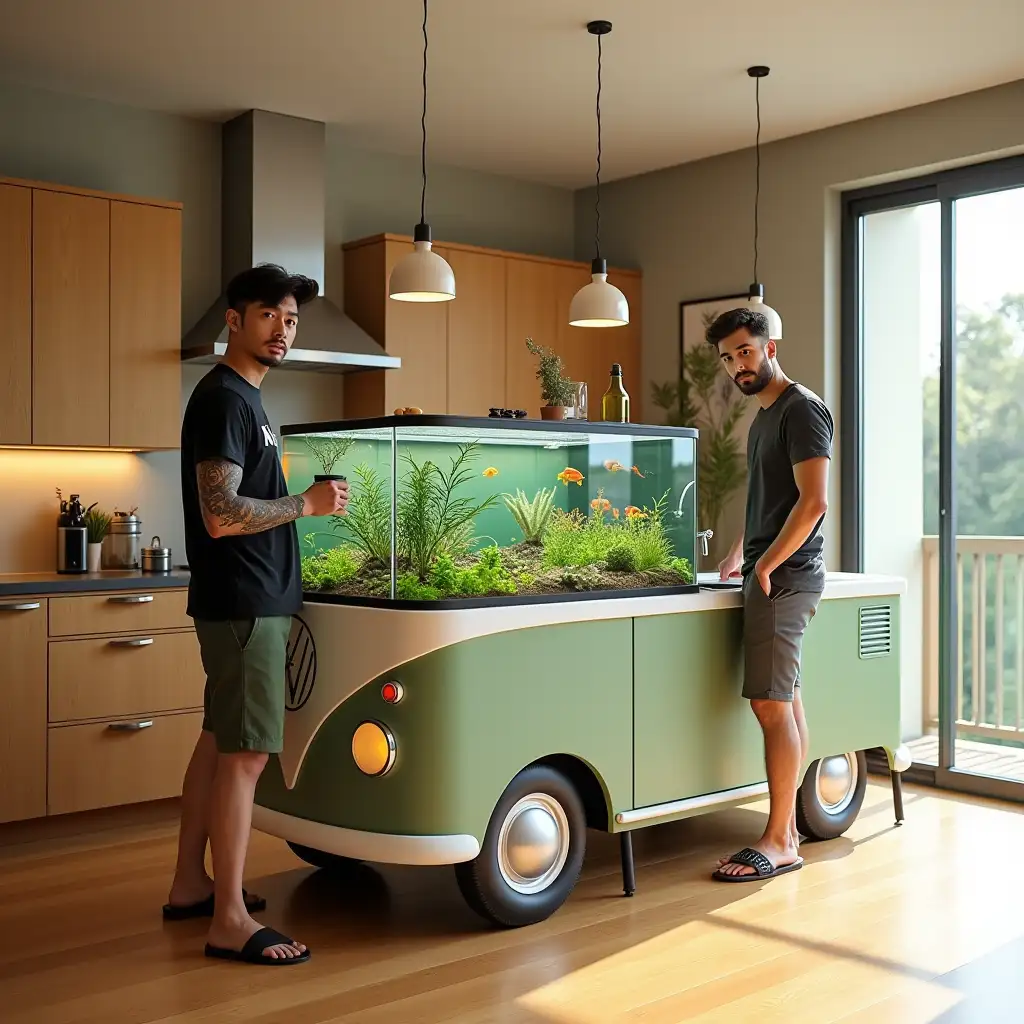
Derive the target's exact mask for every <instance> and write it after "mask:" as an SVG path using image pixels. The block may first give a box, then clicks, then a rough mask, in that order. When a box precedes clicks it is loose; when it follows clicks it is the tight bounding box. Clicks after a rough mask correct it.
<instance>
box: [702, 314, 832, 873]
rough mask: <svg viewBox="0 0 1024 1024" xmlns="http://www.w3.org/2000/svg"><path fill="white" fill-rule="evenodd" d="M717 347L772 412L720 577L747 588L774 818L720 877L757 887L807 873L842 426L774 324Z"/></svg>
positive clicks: (751, 457)
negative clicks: (811, 744)
mask: <svg viewBox="0 0 1024 1024" xmlns="http://www.w3.org/2000/svg"><path fill="white" fill-rule="evenodd" d="M707 340H708V342H709V343H710V344H712V345H714V346H716V347H717V349H718V353H719V356H720V357H721V360H722V365H723V366H724V367H725V369H726V372H727V373H728V374H729V376H730V377H731V378H732V379H733V383H735V385H736V386H737V387H738V388H739V389H740V390H741V391H742V392H743V393H744V394H745V395H753V396H754V397H755V398H756V399H757V402H758V404H759V405H760V407H761V408H760V409H758V411H757V415H756V416H755V417H754V422H753V423H752V424H751V426H750V433H749V435H748V438H747V474H748V480H747V508H746V520H745V525H744V530H743V534H742V535H741V536H740V538H739V539H738V540H737V541H736V543H735V544H734V545H733V547H732V550H730V552H729V554H728V555H727V556H726V557H725V559H724V560H723V561H722V563H721V565H720V566H719V574H720V576H721V578H722V579H723V580H725V579H728V578H729V577H732V576H739V575H742V577H743V648H744V652H743V653H744V672H743V696H744V697H746V698H747V699H748V700H749V701H750V704H751V708H752V710H753V712H754V714H755V715H756V716H757V720H758V722H759V723H760V725H761V731H762V732H763V734H764V748H765V766H766V769H767V773H768V793H769V800H770V803H771V807H770V810H769V814H768V824H767V826H766V827H765V830H764V834H763V835H762V836H761V838H760V839H759V840H758V841H757V842H756V843H754V845H753V846H752V847H747V848H746V849H743V850H740V851H739V852H738V853H736V854H734V855H733V856H732V857H729V858H726V859H723V860H721V861H719V866H718V870H717V871H715V873H714V876H713V877H715V878H716V879H718V880H719V881H724V882H749V881H756V880H757V879H761V878H769V877H772V876H773V875H777V874H782V873H783V872H785V871H793V870H796V869H797V868H799V867H800V866H801V865H802V864H803V860H802V859H801V857H800V855H799V853H798V846H799V841H800V837H799V835H798V834H797V828H796V792H797V788H798V787H799V782H800V772H801V770H802V767H803V763H804V761H805V760H806V759H807V750H808V743H807V722H806V719H805V717H804V709H803V703H802V702H801V700H800V689H799V686H800V652H801V647H802V644H803V636H804V631H805V630H806V628H807V624H808V623H809V622H810V620H811V618H812V617H813V616H814V613H815V611H816V609H817V607H818V602H819V601H820V600H821V594H822V591H823V590H824V588H825V564H824V559H823V557H822V537H821V524H822V522H823V520H824V518H825V511H826V509H827V508H828V502H827V498H826V493H827V490H828V468H829V460H830V459H831V456H832V436H833V430H834V425H833V422H832V416H831V414H830V413H829V411H828V409H827V408H826V406H825V403H824V402H822V400H821V399H820V398H819V397H818V396H817V395H815V394H814V392H812V391H809V390H808V389H807V388H805V387H803V386H802V385H800V384H797V383H795V382H794V381H792V380H790V378H789V377H787V376H786V375H785V373H783V372H782V368H781V367H780V366H779V363H778V358H777V354H776V346H775V342H774V341H770V340H769V339H768V321H767V319H766V318H765V316H764V314H762V313H756V312H753V311H752V310H749V309H744V308H741V309H733V310H730V311H729V312H727V313H723V314H722V315H721V316H720V317H718V319H717V320H715V322H714V323H713V324H712V325H711V326H710V327H709V328H708V330H707Z"/></svg>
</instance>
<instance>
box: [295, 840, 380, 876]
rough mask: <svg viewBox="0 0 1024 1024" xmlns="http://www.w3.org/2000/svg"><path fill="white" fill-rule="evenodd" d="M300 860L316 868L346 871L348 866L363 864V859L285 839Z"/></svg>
mask: <svg viewBox="0 0 1024 1024" xmlns="http://www.w3.org/2000/svg"><path fill="white" fill-rule="evenodd" d="M285 841H286V842H287V843H288V846H289V847H290V848H291V851H292V853H294V854H295V856H296V857H298V858H299V860H304V861H305V862H306V863H307V864H309V865H311V866H312V867H314V868H323V869H324V870H325V871H344V870H345V869H346V868H351V867H354V866H355V865H356V864H361V863H362V861H359V860H353V859H352V858H351V857H341V856H339V855H338V854H336V853H325V852H324V851H323V850H314V849H313V848H312V847H311V846H301V845H300V844H299V843H293V842H291V841H290V840H285Z"/></svg>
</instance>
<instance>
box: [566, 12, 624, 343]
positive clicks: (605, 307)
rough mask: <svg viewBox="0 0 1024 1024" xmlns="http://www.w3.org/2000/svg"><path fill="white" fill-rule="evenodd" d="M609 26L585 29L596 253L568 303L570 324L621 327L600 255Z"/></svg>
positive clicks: (619, 299) (620, 306)
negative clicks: (593, 88) (591, 40)
mask: <svg viewBox="0 0 1024 1024" xmlns="http://www.w3.org/2000/svg"><path fill="white" fill-rule="evenodd" d="M611 30H612V23H611V22H610V21H591V22H589V23H588V25H587V31H588V32H589V33H590V34H591V35H592V36H597V202H596V204H595V207H594V211H595V215H596V222H597V223H596V227H595V232H594V247H595V249H596V255H595V257H594V260H593V262H592V263H591V265H590V273H591V281H590V284H586V285H584V286H583V287H582V288H581V289H580V290H579V291H578V292H577V293H576V294H575V295H574V296H573V297H572V302H571V303H570V304H569V324H570V326H572V327H622V326H623V325H624V324H628V323H629V305H628V303H627V302H626V296H625V295H623V294H622V292H620V291H619V289H618V288H616V287H615V285H613V284H609V283H608V263H607V261H606V260H604V259H602V258H601V36H606V35H608V33H609V32H611Z"/></svg>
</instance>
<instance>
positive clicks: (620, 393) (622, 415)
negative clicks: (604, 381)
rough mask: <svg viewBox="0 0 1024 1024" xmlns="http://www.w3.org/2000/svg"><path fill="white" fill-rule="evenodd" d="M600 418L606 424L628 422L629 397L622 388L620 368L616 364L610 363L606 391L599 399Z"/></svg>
mask: <svg viewBox="0 0 1024 1024" xmlns="http://www.w3.org/2000/svg"><path fill="white" fill-rule="evenodd" d="M601 418H602V419H603V420H604V421H605V422H606V423H628V422H629V395H628V394H626V389H625V388H624V387H623V386H622V367H621V366H620V365H619V364H618V363H612V374H611V379H610V380H609V382H608V390H607V391H606V392H605V393H604V397H603V398H602V399H601Z"/></svg>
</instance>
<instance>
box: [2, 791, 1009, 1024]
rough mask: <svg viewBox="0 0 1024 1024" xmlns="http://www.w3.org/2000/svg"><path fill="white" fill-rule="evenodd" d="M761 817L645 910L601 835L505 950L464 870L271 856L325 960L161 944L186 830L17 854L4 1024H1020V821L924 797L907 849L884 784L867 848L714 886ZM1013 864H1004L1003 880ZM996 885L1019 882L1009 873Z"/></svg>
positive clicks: (732, 829) (662, 839)
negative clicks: (719, 868) (562, 897)
mask: <svg viewBox="0 0 1024 1024" xmlns="http://www.w3.org/2000/svg"><path fill="white" fill-rule="evenodd" d="M764 809H765V805H764V804H761V803H759V804H755V805H752V806H751V807H749V808H742V809H738V810H732V811H725V812H721V813H718V814H715V815H710V816H704V817H702V818H698V819H693V820H690V821H687V822H680V823H678V824H675V825H670V826H663V827H660V828H656V829H651V830H649V831H647V832H646V833H642V834H640V835H639V836H638V841H637V844H636V852H637V861H638V864H637V871H638V884H639V889H638V892H637V894H636V896H635V898H633V899H624V898H622V896H621V890H620V888H619V886H620V879H619V873H618V864H617V858H616V849H617V845H616V843H615V842H614V841H613V840H611V839H610V837H607V836H602V835H598V834H592V842H591V848H590V850H589V852H588V857H587V863H586V868H585V873H584V877H583V879H582V880H581V882H580V884H579V886H578V887H577V889H576V891H575V893H574V894H573V896H572V897H571V899H570V901H569V903H568V904H567V905H566V906H565V907H564V908H563V909H562V910H561V911H560V912H559V913H558V914H556V915H555V916H554V917H553V918H552V919H550V920H549V921H547V922H545V923H544V924H542V925H538V926H535V927H533V928H529V929H521V930H514V931H492V930H489V929H488V928H487V927H486V926H484V925H483V924H482V923H481V922H479V921H477V919H476V918H475V917H474V916H473V915H472V913H471V912H470V911H469V910H468V909H467V908H465V907H464V905H463V904H462V901H461V898H460V896H459V894H458V891H457V889H456V887H455V884H454V880H453V877H452V874H451V871H450V870H449V869H393V868H392V869H384V870H382V871H380V872H378V871H376V870H372V869H370V868H365V869H360V870H359V871H358V872H356V873H355V874H353V875H352V876H351V877H349V878H347V879H344V880H340V879H332V878H330V877H327V876H326V875H325V874H324V873H323V872H316V871H313V870H312V869H310V868H307V867H305V866H304V865H303V864H302V863H300V862H299V861H298V860H296V859H295V857H294V856H292V854H291V853H290V851H289V850H288V849H287V847H285V846H284V845H283V844H282V843H280V842H278V841H277V840H273V839H270V838H267V837H265V836H260V835H256V836H255V838H254V844H253V848H252V851H251V855H250V870H249V873H248V878H247V884H248V885H249V887H250V888H251V889H255V890H256V891H259V892H261V893H263V894H264V895H266V896H267V897H268V898H269V900H270V906H269V908H268V911H267V913H266V914H265V915H263V916H264V919H265V920H266V921H267V922H268V923H271V924H275V925H278V926H283V927H284V928H285V929H286V930H288V931H289V932H291V933H292V934H293V935H295V936H297V937H299V938H301V939H302V940H303V941H304V942H306V943H308V944H309V945H310V947H311V948H312V950H313V960H312V961H311V962H310V963H309V964H306V965H301V966H297V967H289V968H281V969H274V968H257V967H248V966H243V965H236V964H225V963H219V962H215V961H210V960H207V959H205V958H204V957H203V956H202V944H203V934H204V925H203V923H202V922H186V923H178V924H164V923H163V921H162V920H161V917H160V912H159V909H160V905H161V903H162V902H163V898H164V895H165V891H166V886H167V881H168V875H169V871H170V869H171V865H172V862H173V852H174V828H173V825H172V824H168V823H162V824H161V823H156V824H149V825H146V826H142V827H132V828H121V829H118V830H116V831H111V832H108V833H107V834H105V835H96V836H92V837H88V838H85V839H80V840H76V841H75V842H70V841H67V840H65V841H54V840H46V841H44V842H38V841H37V842H35V843H32V844H28V845H21V846H11V845H9V846H6V847H4V848H0V936H2V942H3V947H4V954H3V957H2V958H0V1020H2V1021H3V1022H4V1024H72V1022H74V1024H86V1022H95V1024H122V1022H123V1024H142V1022H157V1021H159V1022H171V1021H173V1022H175V1024H185V1022H204V1024H227V1022H231V1024H234V1022H243V1021H244V1022H246V1024H277V1022H280V1024H321V1022H329V1021H331V1022H344V1024H355V1022H358V1024H384V1022H387V1024H432V1022H438V1024H440V1022H457V1024H471V1022H472V1024H484V1022H502V1024H513V1022H515V1024H618V1022H623V1024H624V1022H631V1024H640V1022H642V1024H674V1022H677V1021H697V1022H702V1024H710V1022H724V1024H742V1022H745V1021H751V1022H757V1024H769V1022H772V1021H785V1022H787V1024H830V1022H834V1021H843V1022H848V1024H854V1022H856V1024H887V1022H893V1024H917V1022H925V1021H941V1022H943V1024H950V1022H957V1024H963V1022H977V1024H999V1022H1001V1021H1004V1020H1005V1021H1010V1020H1013V1021H1017V1022H1019V1021H1020V1020H1022V1019H1024V1010H1022V1007H1024V971H1022V970H1021V969H1020V968H1021V964H1022V963H1024V885H1022V884H1021V882H1020V874H1019V872H1018V871H1017V870H1016V868H1015V867H1014V864H1015V852H1016V851H1018V850H1020V849H1021V847H1022V844H1024V814H1022V813H1021V809H1020V808H1016V807H1012V806H1005V807H1004V806H1000V805H997V804H993V803H986V802H984V801H978V800H970V799H967V798H962V797H953V796H949V795H943V794H938V793H935V792H934V791H928V790H918V789H914V788H911V787H907V791H906V813H907V822H906V824H905V825H904V826H903V827H902V828H898V829H896V828H894V827H893V819H892V809H891V797H890V790H889V787H888V785H887V784H881V783H880V782H879V781H876V780H875V779H872V784H871V785H870V787H869V790H868V799H867V803H866V805H865V808H864V811H863V813H862V815H861V817H860V818H859V819H858V821H857V822H856V824H855V825H854V827H853V829H852V830H851V832H850V833H849V834H848V835H847V836H845V837H843V838H842V839H839V840H836V841H834V842H831V843H827V844H807V845H805V847H804V854H805V857H806V860H807V863H806V865H805V867H804V869H803V870H802V871H799V872H796V873H794V874H791V875H787V876H783V877H781V878H779V879H776V880H775V881H772V882H767V883H755V884H745V885H722V884H716V883H713V882H712V881H710V880H709V878H708V872H709V869H710V865H711V861H712V859H713V857H715V856H716V855H718V854H720V853H723V852H728V851H732V850H734V849H736V848H737V847H739V846H742V845H743V844H744V843H745V842H747V841H748V840H751V839H753V838H754V837H755V836H756V835H757V834H758V833H759V831H760V829H761V827H762V825H763V820H764V818H763V813H764ZM1005 855H1009V856H1008V857H1007V856H1005ZM1000 863H1001V865H1002V866H1001V868H1000Z"/></svg>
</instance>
